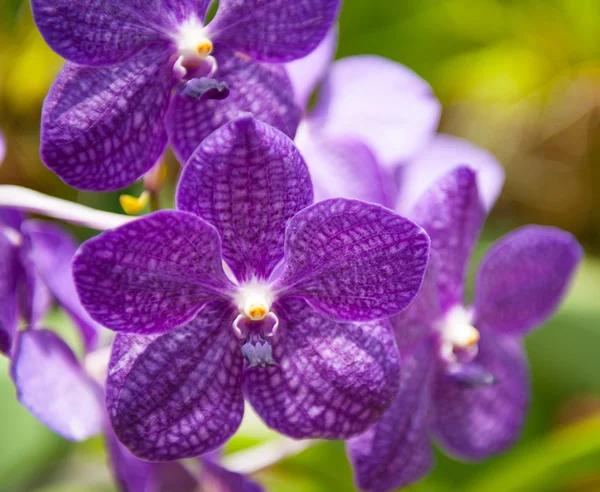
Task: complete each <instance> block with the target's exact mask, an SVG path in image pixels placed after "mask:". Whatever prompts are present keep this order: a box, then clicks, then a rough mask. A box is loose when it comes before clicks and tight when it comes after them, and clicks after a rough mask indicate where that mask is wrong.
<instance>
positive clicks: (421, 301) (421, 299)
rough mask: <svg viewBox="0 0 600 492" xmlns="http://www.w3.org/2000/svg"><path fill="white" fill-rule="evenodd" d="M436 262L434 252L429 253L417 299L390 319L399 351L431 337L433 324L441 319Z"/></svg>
mask: <svg viewBox="0 0 600 492" xmlns="http://www.w3.org/2000/svg"><path fill="white" fill-rule="evenodd" d="M438 261H439V260H438V258H437V255H436V252H435V251H431V252H430V254H429V261H428V262H427V269H426V270H425V277H424V278H423V284H422V285H421V290H419V293H418V294H417V297H415V300H414V301H413V302H411V304H410V306H408V307H407V308H406V309H405V310H404V311H402V312H400V313H398V314H397V315H396V316H392V317H391V318H390V324H391V325H392V328H393V329H394V333H395V334H396V343H397V344H398V347H400V350H406V349H409V348H410V347H412V346H414V345H416V343H417V342H420V341H422V340H423V339H424V338H425V337H428V336H429V335H431V333H432V327H433V325H434V323H435V322H436V321H438V320H439V319H440V318H441V317H442V308H441V304H440V295H439V290H438V286H437V275H438V274H437V271H438V267H437V263H438Z"/></svg>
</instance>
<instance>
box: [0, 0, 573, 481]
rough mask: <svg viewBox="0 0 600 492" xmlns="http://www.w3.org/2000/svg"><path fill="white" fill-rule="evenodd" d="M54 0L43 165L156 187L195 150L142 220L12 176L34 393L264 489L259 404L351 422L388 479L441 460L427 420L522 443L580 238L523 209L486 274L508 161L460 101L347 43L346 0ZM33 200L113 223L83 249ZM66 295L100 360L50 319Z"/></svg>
mask: <svg viewBox="0 0 600 492" xmlns="http://www.w3.org/2000/svg"><path fill="white" fill-rule="evenodd" d="M31 4H32V10H33V16H34V19H35V22H36V24H37V26H38V28H39V30H40V32H41V34H42V35H43V37H44V38H45V40H46V41H47V43H48V44H49V45H50V47H51V48H52V49H54V50H55V51H56V52H57V53H58V54H60V55H61V56H63V57H64V58H65V59H66V60H67V62H66V64H65V66H64V68H63V69H62V71H61V72H60V74H59V75H58V77H57V79H56V81H55V82H54V84H53V86H52V88H51V89H50V92H49V94H48V97H47V98H46V100H45V103H44V107H43V111H42V126H41V157H42V161H43V162H44V164H45V165H46V166H47V167H48V168H50V169H51V170H53V171H54V172H55V173H56V174H57V175H58V176H59V177H60V178H61V179H63V180H64V181H65V182H66V183H67V184H69V185H71V186H73V187H75V188H77V189H81V190H93V191H106V190H115V189H120V188H123V187H125V186H128V185H130V184H132V183H133V182H135V181H137V180H138V179H141V178H144V184H145V186H146V190H147V191H149V192H151V193H154V194H158V193H160V188H161V178H159V177H157V176H160V175H161V173H160V169H159V171H157V168H159V167H160V166H161V156H162V155H163V153H164V151H165V149H166V147H167V145H168V144H170V145H171V147H172V148H173V150H174V152H175V155H176V157H177V158H178V159H179V161H180V162H181V165H182V170H181V174H180V177H179V180H178V184H177V189H176V196H175V210H155V211H153V212H152V213H149V214H148V215H144V216H142V217H138V218H133V217H127V216H125V215H117V214H110V213H107V212H101V211H95V210H91V209H88V208H86V207H83V206H81V205H77V204H71V203H68V202H64V201H62V200H59V199H55V198H51V197H45V196H43V195H40V194H37V193H35V192H33V191H31V190H24V189H20V188H17V187H9V186H3V187H0V190H1V191H0V206H2V207H3V208H0V232H1V234H0V269H1V274H0V298H1V305H0V348H1V350H2V352H3V353H4V354H5V355H6V356H7V357H9V358H10V360H11V376H12V379H13V381H14V383H15V386H16V389H17V396H18V398H19V400H20V402H21V403H22V404H23V405H24V406H25V407H26V408H27V409H28V410H29V411H30V412H31V413H32V414H34V415H35V416H36V417H37V418H38V419H39V420H40V421H41V422H42V423H44V424H45V425H46V426H48V427H49V428H51V429H52V430H54V431H56V432H57V433H59V434H60V435H62V436H64V437H65V438H67V439H70V440H76V441H78V440H83V439H87V438H89V437H91V436H94V435H97V434H103V435H104V436H105V440H106V443H107V449H108V451H109V455H110V461H111V465H112V469H113V472H114V475H115V480H116V481H117V483H118V484H119V487H120V488H121V489H122V490H125V491H142V490H143V491H148V490H165V489H169V490H177V491H184V490H194V488H196V487H198V486H199V484H200V485H202V486H204V487H211V486H212V487H213V488H212V489H211V488H208V489H207V490H227V491H255V490H256V491H258V490H262V489H261V487H260V486H259V485H258V484H256V483H254V482H252V481H250V479H248V478H246V477H245V476H244V475H242V474H240V473H237V470H227V469H226V468H225V467H224V466H223V465H222V464H221V463H220V457H219V452H218V450H219V448H221V447H222V446H223V445H224V444H225V443H226V442H227V441H228V440H229V439H230V438H231V437H232V436H233V434H234V433H235V432H236V430H237V429H238V427H239V425H240V423H241V421H242V417H243V414H244V410H245V408H246V406H245V402H247V403H248V404H249V405H251V406H252V408H253V409H254V411H255V412H256V413H257V414H258V415H259V416H260V417H261V419H262V420H263V421H264V423H265V424H266V425H267V426H269V427H270V428H272V429H274V430H276V431H277V432H279V433H281V434H283V435H284V436H287V437H290V438H293V439H307V438H311V439H343V440H346V441H347V450H348V456H349V459H350V462H351V464H352V466H353V469H354V472H355V479H356V484H357V486H358V487H359V488H360V489H361V490H364V491H369V492H385V491H389V490H393V489H395V488H397V487H401V486H404V485H407V484H410V483H412V482H414V481H416V480H418V479H420V478H422V477H423V476H425V475H426V474H427V473H428V472H429V471H430V469H431V468H432V466H433V457H432V445H431V440H432V439H433V440H435V441H437V442H438V443H439V445H440V446H441V447H442V448H444V449H445V450H447V451H448V452H449V453H450V454H452V455H454V456H457V457H459V458H461V459H466V460H482V459H485V458H487V457H489V456H492V455H494V454H496V453H499V452H502V451H504V450H506V449H508V448H509V447H510V446H512V445H513V444H514V443H515V441H516V440H517V438H518V436H519V432H520V429H521V427H522V424H523V420H524V417H525V414H526V410H527V404H528V399H529V380H528V369H527V362H526V356H525V354H524V351H523V347H522V338H523V336H524V335H526V334H527V333H528V332H529V331H531V330H532V329H534V328H536V327H538V326H540V325H542V324H543V323H544V322H545V321H546V320H547V319H548V318H549V317H550V316H551V315H552V314H553V313H554V312H555V311H556V309H557V307H558V305H559V304H560V301H561V299H562V298H563V296H564V294H565V291H566V290H567V288H568V285H569V282H570V280H571V278H572V276H573V274H574V272H575V270H576V268H577V266H578V264H579V263H580V261H581V258H582V249H581V247H580V246H579V244H578V243H577V241H576V240H575V239H574V238H573V237H572V236H571V235H570V234H568V233H567V232H564V231H560V230H558V229H555V228H551V227H542V226H526V227H523V228H521V229H518V230H517V231H514V232H513V233H510V234H508V235H507V236H506V237H504V238H502V239H501V240H499V241H498V242H497V243H496V244H495V245H494V246H492V248H490V250H489V251H488V253H487V254H486V256H485V258H484V259H483V261H482V262H481V265H480V268H479V270H478V273H477V274H476V279H475V288H474V291H475V294H474V297H473V299H472V301H470V302H469V301H468V300H467V299H466V298H465V283H466V275H467V271H468V269H469V265H470V260H471V255H472V253H473V250H474V247H475V245H476V242H477V239H478V236H479V233H480V231H481V228H482V226H483V222H484V220H485V216H486V215H487V213H488V212H489V210H490V209H491V208H492V206H493V204H494V202H495V201H496V198H497V197H498V195H499V193H500V190H501V187H502V182H503V172H502V168H501V166H500V165H499V164H498V163H497V162H496V160H495V159H494V158H493V157H492V156H491V155H490V154H488V153H487V152H485V151H484V150H482V149H479V148H477V147H475V146H473V145H471V144H469V143H468V142H465V141H462V140H460V139H457V138H455V137H451V136H448V135H442V134H436V129H437V126H438V122H439V117H440V109H441V108H440V104H439V102H438V101H437V100H436V98H435V97H434V95H433V93H432V91H431V89H430V88H429V86H428V85H427V84H426V83H425V82H424V81H423V80H421V79H420V78H419V77H418V76H417V75H416V74H414V73H413V72H411V71H410V70H408V69H407V68H405V67H402V66H400V65H398V64H396V63H394V62H391V61H388V60H385V59H382V58H379V57H374V56H357V57H352V58H346V59H343V60H340V61H336V62H333V63H332V62H331V60H332V58H333V56H334V53H335V46H336V42H337V39H336V38H337V34H336V29H335V22H336V17H337V14H338V11H339V8H340V5H339V0H293V1H292V0H270V1H265V0H220V2H219V6H218V9H217V10H216V14H214V15H213V14H212V13H211V12H212V11H211V10H210V9H209V7H211V1H210V0H144V1H140V0H125V1H116V0H99V1H93V2H91V1H90V2H83V3H82V2H79V3H77V4H76V5H75V4H73V3H72V2H70V1H67V0H32V1H31ZM317 88H318V89H319V90H318V97H317V100H316V103H315V104H314V106H313V107H312V108H310V109H309V107H308V106H309V105H308V101H309V100H310V98H311V96H312V94H313V93H314V92H315V90H316V89H317ZM0 150H1V151H2V154H3V153H4V143H2V145H1V146H0ZM149 183H150V184H149ZM130 198H132V197H130ZM132 200H133V201H134V202H135V199H133V198H132ZM123 203H124V204H126V203H128V202H127V201H124V202H123ZM139 205H140V206H139V207H138V208H139V209H141V208H142V205H143V203H140V204H139ZM125 208H129V211H130V212H131V211H133V210H134V209H135V207H132V206H130V207H125ZM23 212H35V213H37V214H42V215H47V216H50V217H54V218H58V219H61V220H64V221H67V222H72V223H75V224H79V225H87V226H88V227H92V228H95V229H98V230H101V231H104V232H102V233H100V234H99V235H97V236H96V237H93V238H92V239H90V240H88V241H86V242H84V243H83V244H82V245H81V246H79V248H78V247H77V244H76V243H75V241H74V239H73V238H72V237H71V236H70V235H69V234H67V233H66V232H65V231H64V230H63V229H61V228H60V226H59V225H57V224H56V223H48V222H44V221H39V220H32V219H26V218H25V217H24V215H23ZM52 300H56V302H57V303H58V304H59V305H60V306H61V307H62V308H63V309H64V310H65V311H66V312H67V313H68V314H69V315H70V316H71V317H72V318H73V320H74V323H75V325H76V326H77V327H78V328H79V332H80V335H81V338H82V341H83V345H84V351H83V352H84V353H83V356H82V357H78V356H76V355H75V354H74V352H73V351H72V350H71V348H70V347H69V346H68V345H67V344H66V343H65V342H64V341H63V340H62V339H61V338H60V337H59V336H58V335H56V334H55V333H54V332H53V331H51V330H49V329H47V328H45V327H44V321H43V320H44V314H45V313H46V312H47V310H48V308H49V306H50V303H51V301H52ZM20 326H21V327H22V328H23V329H19V327H20ZM113 334H114V335H113ZM196 457H200V459H199V460H198V461H196V462H195V463H196V464H197V465H198V466H200V467H201V470H194V471H192V470H190V467H189V463H186V465H184V464H181V463H179V461H178V460H181V459H184V458H196Z"/></svg>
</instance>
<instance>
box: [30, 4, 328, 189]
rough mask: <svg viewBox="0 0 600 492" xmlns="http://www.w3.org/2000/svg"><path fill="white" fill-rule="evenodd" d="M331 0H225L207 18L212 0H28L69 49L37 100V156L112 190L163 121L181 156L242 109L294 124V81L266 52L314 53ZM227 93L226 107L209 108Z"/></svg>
mask: <svg viewBox="0 0 600 492" xmlns="http://www.w3.org/2000/svg"><path fill="white" fill-rule="evenodd" d="M339 3H340V2H339V0H274V1H269V2H263V1H258V0H221V1H220V2H219V8H218V10H217V13H216V16H215V18H214V19H213V20H212V21H211V22H209V23H208V24H206V25H205V19H206V14H207V11H208V8H209V6H210V4H211V0H181V1H176V2H175V1H171V0H164V1H162V0H160V1H159V0H156V1H138V0H124V1H116V0H104V1H100V2H97V1H89V0H86V1H84V2H78V3H77V4H75V5H74V4H73V3H72V2H70V1H68V0H32V1H31V4H32V10H33V15H34V19H35V22H36V24H37V26H38V28H39V30H40V32H41V33H42V35H43V36H44V38H45V40H46V41H47V43H48V44H49V45H50V47H51V48H52V49H54V50H55V51H56V52H57V53H58V54H59V55H61V56H63V57H64V58H66V59H67V60H68V63H67V64H66V65H65V67H64V68H63V70H62V72H61V73H60V74H59V76H58V78H57V80H56V81H55V83H54V85H53V86H52V88H51V90H50V92H49V94H48V97H47V99H46V101H45V103H44V108H43V114H42V138H41V140H42V147H41V155H42V160H43V161H44V163H45V164H46V165H47V166H48V167H49V168H50V169H52V170H53V171H54V172H56V173H57V174H58V175H59V176H60V177H61V178H62V179H63V180H64V181H65V182H66V183H68V184H69V185H71V186H74V187H76V188H79V189H89V190H110V189H117V188H121V187H124V186H126V185H128V184H131V183H132V182H133V181H135V180H136V179H138V178H139V177H141V176H142V175H143V174H144V173H145V172H146V171H148V170H149V169H150V168H151V167H152V166H153V165H154V164H155V162H156V161H157V160H158V158H159V157H160V155H161V154H162V153H163V151H164V150H165V147H166V145H167V133H168V134H169V136H170V138H171V141H172V142H173V145H174V148H175V150H176V152H177V154H178V155H180V156H181V155H182V154H183V152H184V150H182V149H184V148H185V146H186V145H187V141H188V140H194V139H196V138H199V139H200V140H201V139H202V138H203V137H204V136H207V135H208V134H209V133H210V132H211V131H212V130H214V129H215V128H217V127H218V126H220V125H221V124H223V123H225V122H226V121H227V119H229V118H231V117H233V116H237V114H238V112H239V111H240V110H242V111H252V112H254V113H255V114H256V115H257V116H258V117H260V118H261V119H264V120H265V121H267V122H269V123H271V124H272V125H274V126H277V127H279V128H280V129H281V130H282V131H285V132H287V133H288V134H289V135H291V136H293V134H294V132H295V130H296V125H297V123H298V118H299V113H298V110H297V108H296V107H295V105H294V101H293V94H292V90H291V86H290V83H289V80H288V78H287V76H286V73H285V70H284V69H283V67H281V66H276V65H270V64H271V63H282V62H289V61H291V60H294V59H298V58H301V57H303V56H305V55H306V54H308V53H310V52H311V51H312V50H313V49H314V48H315V47H316V46H317V45H318V43H319V42H320V41H321V40H322V39H323V38H324V36H325V35H326V33H327V31H328V30H329V29H330V27H331V26H332V24H333V23H334V21H335V17H336V15H337V12H338V9H339ZM262 62H267V63H266V64H265V63H262ZM213 77H215V78H217V79H218V80H220V81H224V82H225V83H226V84H228V87H227V86H225V85H223V84H219V83H216V82H213V81H211V80H210V78H213ZM173 89H177V93H178V95H176V96H175V97H172V91H173ZM228 94H229V98H231V102H230V103H229V105H228V107H229V108H231V111H234V113H233V114H231V113H227V115H223V114H222V113H221V112H220V111H214V109H215V107H214V104H215V103H216V102H217V101H216V99H220V98H223V97H225V96H227V95H228ZM207 98H208V99H209V100H208V101H207V100H203V99H207ZM210 98H213V99H210ZM215 98H216V99H215ZM170 104H171V106H172V107H171V108H170V110H169V106H170ZM167 111H169V115H168V116H167ZM224 116H226V117H227V119H226V118H225V117H224ZM166 126H167V127H168V129H167V128H166ZM198 141H199V140H194V142H192V143H193V147H192V149H193V148H195V146H196V145H197V143H198Z"/></svg>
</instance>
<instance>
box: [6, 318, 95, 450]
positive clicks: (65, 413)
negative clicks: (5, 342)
mask: <svg viewBox="0 0 600 492" xmlns="http://www.w3.org/2000/svg"><path fill="white" fill-rule="evenodd" d="M11 376H12V379H13V381H14V383H15V386H16V388H17V397H18V399H19V401H20V402H21V404H22V405H23V406H24V407H25V408H27V410H29V411H30V412H31V413H32V414H33V415H34V416H35V417H36V418H37V419H38V420H39V421H40V422H42V423H43V424H44V425H46V426H47V427H49V428H50V429H52V430H53V431H54V432H56V433H57V434H60V435H61V436H63V437H64V438H65V439H69V440H71V441H82V440H84V439H87V438H89V437H92V436H95V435H96V434H98V433H100V432H101V431H102V429H103V427H104V425H105V412H104V408H103V406H102V391H101V389H100V387H99V386H98V385H97V383H96V382H95V381H93V380H92V379H91V378H90V377H89V376H88V375H87V374H86V373H85V371H84V369H83V368H82V367H81V365H80V364H79V363H78V361H77V359H76V358H75V355H74V354H73V352H72V351H71V349H70V348H69V347H68V346H67V344H65V343H64V342H63V341H62V340H61V339H60V338H59V337H58V336H57V335H55V334H54V333H52V332H51V331H47V330H32V329H28V330H25V331H22V332H20V333H19V335H18V337H17V342H16V348H15V354H14V358H13V361H12V365H11Z"/></svg>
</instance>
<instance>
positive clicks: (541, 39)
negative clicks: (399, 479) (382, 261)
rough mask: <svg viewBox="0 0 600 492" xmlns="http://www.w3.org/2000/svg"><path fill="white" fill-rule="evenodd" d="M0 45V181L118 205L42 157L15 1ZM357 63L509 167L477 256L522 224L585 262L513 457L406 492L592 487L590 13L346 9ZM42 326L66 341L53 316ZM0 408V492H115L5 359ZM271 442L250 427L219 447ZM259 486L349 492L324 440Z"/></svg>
mask: <svg viewBox="0 0 600 492" xmlns="http://www.w3.org/2000/svg"><path fill="white" fill-rule="evenodd" d="M0 46H1V48H0V128H2V130H3V131H4V133H5V136H6V139H7V141H8V154H7V157H6V161H5V163H4V165H3V166H2V167H0V183H11V184H20V185H24V186H28V187H30V188H34V189H38V190H40V191H43V192H46V193H49V194H51V195H55V196H61V197H64V198H67V199H71V200H77V201H80V202H82V203H86V204H88V205H91V206H95V207H98V208H104V209H106V210H114V211H118V210H119V205H118V193H108V194H91V193H80V192H77V191H76V190H72V189H70V188H68V187H67V186H65V185H64V184H63V183H61V182H60V180H59V179H58V178H56V177H55V176H54V175H53V174H52V173H51V172H50V171H48V170H47V169H45V168H44V167H43V165H42V164H41V163H40V161H39V157H38V145H39V121H40V108H41V104H42V100H43V98H44V96H45V94H46V92H47V89H48V86H49V85H50V83H51V82H52V80H53V78H54V76H55V75H56V73H57V71H58V70H59V68H60V66H61V63H62V62H61V60H60V59H59V58H58V57H57V56H56V55H55V54H53V53H52V51H51V50H50V49H49V48H48V47H47V46H46V45H45V44H44V42H43V40H42V39H41V37H40V36H39V34H38V33H37V31H36V29H35V27H34V26H33V22H32V19H31V13H30V11H29V7H28V5H27V2H24V1H22V0H0ZM364 53H375V54H380V55H383V56H387V57H389V58H391V59H393V60H396V61H399V62H401V63H404V64H405V65H407V66H409V67H410V68H412V69H413V70H415V71H416V72H417V73H419V74H420V75H421V76H423V77H424V78H425V79H426V80H427V81H428V82H429V83H430V84H431V85H432V86H433V88H434V91H435V93H436V94H437V95H438V97H439V98H440V99H441V101H442V103H443V105H444V113H443V118H442V124H441V131H444V132H447V133H451V134H455V135H458V136H461V137H465V138H467V139H469V140H471V141H473V142H474V143H476V144H479V145H481V146H482V147H484V148H486V149H488V150H490V151H491V152H493V153H494V154H495V155H496V156H497V157H498V158H499V160H500V161H501V162H502V164H503V165H504V166H505V168H506V174H507V180H506V185H505V188H504V191H503V194H502V196H501V198H500V200H499V202H498V205H497V206H496V208H495V210H494V212H493V214H492V216H491V217H490V219H489V221H488V223H487V226H486V230H485V231H484V238H483V241H482V244H481V248H480V250H479V251H478V257H480V256H481V254H482V252H483V251H484V249H485V248H486V247H487V246H489V244H490V243H491V241H493V240H494V239H496V238H498V237H499V236H500V235H502V234H504V233H505V232H507V231H509V230H510V229H512V228H514V227H517V226H519V225H522V224H525V223H532V222H533V223H540V224H551V225H556V226H558V227H562V228H564V229H567V230H569V231H571V232H573V233H574V234H576V235H577V237H578V238H579V239H580V241H581V242H582V243H583V245H584V248H585V250H586V253H587V255H586V259H585V261H584V264H583V267H582V268H581V270H580V272H579V274H578V276H577V278H576V281H575V284H574V286H573V289H572V291H571V293H570V295H569V297H568V299H567V300H566V302H565V304H564V306H563V308H562V309H561V311H560V313H559V314H558V315H557V316H556V317H555V318H554V319H553V320H552V321H550V322H549V323H548V324H547V325H546V326H544V327H543V329H540V330H538V331H537V332H535V333H534V334H532V335H531V336H530V337H529V338H528V340H527V349H528V352H529V355H530V361H531V367H532V372H533V387H534V394H533V401H532V406H531V410H530V412H529V416H528V420H527V426H526V429H525V432H524V435H523V437H522V439H521V440H520V442H519V443H518V445H517V446H516V447H515V448H514V449H513V450H512V451H510V452H509V453H507V454H505V455H503V456H500V457H497V458H495V459H492V460H489V461H487V462H485V463H481V464H465V463H459V462H456V461H453V460H451V459H449V458H447V457H444V456H443V455H441V454H438V464H437V467H436V469H435V471H434V472H433V473H432V474H431V475H430V476H429V477H428V478H427V479H425V480H424V481H422V482H421V483H419V484H417V485H415V486H413V487H411V488H410V490H413V491H418V492H421V491H431V492H438V491H439V492H443V491H453V490H460V491H463V490H469V491H473V492H475V491H486V492H487V491H499V492H504V491H573V492H575V491H586V492H588V491H600V259H599V258H598V254H599V253H600V195H599V194H598V191H599V189H600V118H599V115H600V113H599V111H598V108H599V105H600V1H599V0H346V1H345V5H344V8H343V11H342V16H341V21H340V45H339V51H338V57H343V56H350V55H356V54H364ZM399 110H401V108H399ZM171 161H172V159H171ZM170 166H171V168H172V171H173V172H171V177H170V179H171V182H173V180H174V179H175V176H174V175H175V170H176V169H177V167H176V165H175V164H174V162H170ZM133 191H136V190H135V187H134V190H133ZM594 191H595V192H596V194H594ZM76 232H77V233H78V234H79V235H80V237H84V236H85V235H87V234H89V231H76ZM48 324H49V325H51V326H52V327H54V328H59V329H60V330H61V331H63V332H66V333H68V332H69V329H70V327H69V325H68V323H67V322H66V321H65V320H64V319H63V318H62V316H60V315H58V314H56V313H55V314H54V315H53V317H52V318H51V319H50V320H49V321H48ZM0 399H1V402H2V403H1V404H0V491H11V492H12V491H34V490H35V491H46V492H48V491H67V492H68V491H73V492H75V491H78V492H79V491H96V492H99V491H110V490H114V487H113V486H112V485H111V483H110V477H109V475H108V471H107V469H106V467H105V465H104V462H105V456H104V455H103V451H102V443H101V441H100V440H91V441H89V442H86V443H83V444H80V445H73V444H70V443H67V442H65V441H63V440H61V439H60V438H58V437H56V436H54V435H53V434H52V433H51V432H50V431H48V430H46V429H45V428H44V427H43V426H42V425H41V424H38V423H37V422H36V421H35V420H34V418H33V417H31V416H30V415H29V414H27V412H25V410H23V409H22V408H21V407H20V406H19V404H18V403H17V402H16V400H15V397H14V389H13V387H12V384H11V382H10V380H9V378H8V375H7V362H6V360H4V359H2V360H1V361H0ZM268 437H272V434H270V433H269V432H268V431H267V430H266V429H265V428H264V427H263V426H262V424H260V422H258V421H256V420H254V419H248V421H247V422H246V423H245V424H244V426H243V428H242V430H241V431H240V432H239V433H238V435H237V436H236V437H235V438H234V440H233V441H232V442H231V443H230V449H231V450H236V449H241V448H243V447H245V446H248V445H251V444H255V443H258V442H261V441H262V440H264V439H266V438H268ZM257 479H258V480H260V481H262V482H263V483H264V484H266V485H267V486H270V487H271V490H274V491H284V492H287V491H290V492H291V491H307V492H312V491H314V492H320V491H323V492H324V491H336V492H337V491H342V492H343V491H352V490H354V489H353V486H352V478H351V471H350V468H349V465H348V464H347V461H346V458H345V454H344V448H343V444H342V443H335V442H331V443H324V444H321V445H317V446H316V447H314V448H312V449H310V450H308V451H305V452H304V453H302V454H301V455H299V456H297V457H295V458H293V459H288V460H286V461H285V462H283V463H282V464H280V465H279V466H277V467H274V468H271V469H269V470H266V471H264V472H261V473H260V474H258V475H257Z"/></svg>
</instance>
